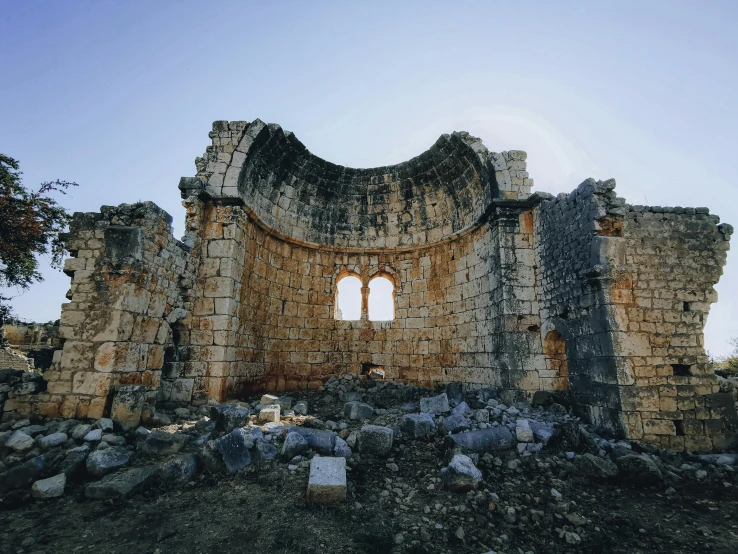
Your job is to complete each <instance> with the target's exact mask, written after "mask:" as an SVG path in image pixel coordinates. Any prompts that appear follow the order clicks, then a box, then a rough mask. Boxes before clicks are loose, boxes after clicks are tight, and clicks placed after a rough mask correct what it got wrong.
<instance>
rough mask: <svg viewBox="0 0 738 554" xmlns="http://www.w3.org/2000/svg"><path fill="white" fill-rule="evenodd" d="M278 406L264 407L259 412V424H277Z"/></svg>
mask: <svg viewBox="0 0 738 554" xmlns="http://www.w3.org/2000/svg"><path fill="white" fill-rule="evenodd" d="M280 415H281V414H280V408H279V404H273V405H268V406H264V407H263V408H262V409H261V411H260V412H259V423H279V417H280Z"/></svg>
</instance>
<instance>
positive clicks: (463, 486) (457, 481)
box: [441, 454, 482, 492]
mask: <svg viewBox="0 0 738 554" xmlns="http://www.w3.org/2000/svg"><path fill="white" fill-rule="evenodd" d="M481 480H482V472H481V471H479V469H477V466H475V465H474V462H472V460H471V458H469V457H468V456H464V455H463V454H456V455H455V456H454V457H453V458H452V459H451V462H450V463H449V464H448V467H444V468H443V469H442V470H441V481H443V486H444V487H446V488H447V489H448V490H450V491H453V492H466V491H470V490H472V489H476V488H477V485H478V484H479V482H480V481H481Z"/></svg>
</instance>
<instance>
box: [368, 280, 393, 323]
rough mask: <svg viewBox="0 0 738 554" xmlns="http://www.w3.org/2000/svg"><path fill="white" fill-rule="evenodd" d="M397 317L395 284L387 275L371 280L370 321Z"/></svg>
mask: <svg viewBox="0 0 738 554" xmlns="http://www.w3.org/2000/svg"><path fill="white" fill-rule="evenodd" d="M393 319H395V286H394V284H393V283H392V281H390V280H389V279H388V278H387V277H384V276H379V277H375V278H374V279H372V280H371V281H369V321H392V320H393Z"/></svg>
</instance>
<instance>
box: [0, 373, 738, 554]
mask: <svg viewBox="0 0 738 554" xmlns="http://www.w3.org/2000/svg"><path fill="white" fill-rule="evenodd" d="M439 393H442V394H439ZM546 403H548V402H546ZM277 406H279V408H277ZM424 414H429V415H424ZM277 418H279V421H276V420H277ZM314 456H334V457H336V456H342V457H345V458H347V482H348V486H347V493H346V500H345V501H344V502H341V503H339V504H336V505H317V504H313V503H309V502H308V501H307V499H306V491H307V486H308V475H309V471H310V463H311V462H310V460H311V458H313V457H314ZM0 460H1V461H0V551H1V552H17V553H51V552H110V553H124V552H126V553H127V552H149V553H157V552H158V553H165V552H183V553H185V552H186V553H190V552H191V553H210V552H213V553H214V552H221V551H224V550H228V551H232V552H270V553H290V554H301V553H316V554H318V553H320V554H326V553H385V552H396V553H400V552H408V553H429V554H430V553H442V552H450V553H471V552H474V553H480V554H481V553H487V552H496V553H508V554H512V553H516V554H518V553H523V554H525V553H528V552H535V553H547V552H554V553H555V552H577V551H579V552H622V553H633V552H664V553H666V552H669V553H677V552H724V553H728V552H730V553H734V552H736V551H738V494H736V490H737V487H738V477H736V475H738V474H737V473H736V469H738V467H737V464H738V455H736V454H735V453H726V454H723V455H694V454H681V453H680V454H677V453H674V452H670V451H665V450H658V449H655V448H653V447H650V446H648V445H645V444H639V443H637V442H633V443H631V442H626V441H617V440H609V439H606V438H602V437H599V436H598V435H596V434H595V433H594V432H593V430H592V429H588V428H586V427H585V426H581V425H579V423H578V421H577V420H576V418H574V417H572V416H570V415H569V413H568V411H567V409H566V408H565V407H564V406H563V405H561V404H556V403H553V404H550V405H548V406H545V407H535V408H534V407H531V406H530V405H528V404H517V405H515V406H506V405H504V404H503V403H502V402H501V401H500V400H499V399H498V398H497V395H496V393H495V391H493V390H481V391H469V392H467V393H466V394H462V391H461V388H460V387H458V386H455V385H450V386H449V387H447V389H446V390H445V391H422V390H418V389H417V388H415V387H411V386H404V385H400V384H395V383H385V382H382V381H373V380H371V379H365V378H363V379H360V378H356V377H354V378H351V377H347V378H344V379H331V380H330V381H329V382H328V383H326V386H325V387H324V390H321V391H317V392H313V393H307V394H304V393H295V394H294V398H287V397H279V398H270V397H268V396H266V397H264V398H261V397H259V398H253V399H249V400H244V401H241V402H233V403H229V404H222V405H208V406H197V407H196V406H191V407H189V408H179V409H177V410H172V411H162V412H158V413H157V414H156V415H155V417H154V418H153V419H152V420H151V421H149V422H148V423H147V424H146V427H141V428H138V429H132V430H129V431H124V430H122V429H119V428H117V427H114V426H113V425H112V422H111V421H110V420H105V419H102V420H100V421H98V422H96V423H94V424H90V423H87V422H80V421H70V420H53V421H48V422H43V421H8V422H5V423H3V424H0Z"/></svg>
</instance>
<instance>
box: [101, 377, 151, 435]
mask: <svg viewBox="0 0 738 554" xmlns="http://www.w3.org/2000/svg"><path fill="white" fill-rule="evenodd" d="M147 392H148V389H147V388H146V387H145V386H143V385H118V386H117V387H115V393H114V394H113V402H112V405H111V407H110V419H112V420H113V421H114V422H115V423H116V424H118V425H120V427H121V428H122V429H125V430H130V429H135V428H136V427H137V426H138V424H139V423H140V422H141V415H142V413H143V409H144V406H145V405H146V394H147Z"/></svg>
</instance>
